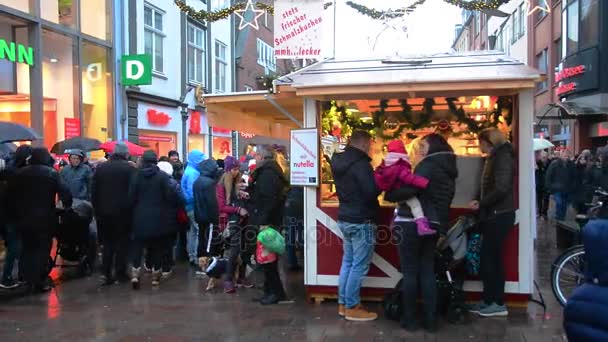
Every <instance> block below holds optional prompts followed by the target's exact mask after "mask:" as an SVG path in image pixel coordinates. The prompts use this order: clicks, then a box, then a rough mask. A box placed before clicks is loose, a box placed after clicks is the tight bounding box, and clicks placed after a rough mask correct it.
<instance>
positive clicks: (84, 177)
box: [59, 164, 93, 201]
mask: <svg viewBox="0 0 608 342" xmlns="http://www.w3.org/2000/svg"><path fill="white" fill-rule="evenodd" d="M59 175H60V176H61V179H63V182H64V183H65V184H66V185H67V186H68V188H69V189H70V192H71V193H72V197H74V198H76V199H81V200H85V201H88V200H90V199H91V177H92V176H93V172H92V171H91V168H90V167H89V166H88V165H84V164H81V165H78V167H72V166H71V165H68V166H66V167H64V168H63V169H62V170H61V172H60V173H59Z"/></svg>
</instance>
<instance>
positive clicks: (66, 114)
mask: <svg viewBox="0 0 608 342" xmlns="http://www.w3.org/2000/svg"><path fill="white" fill-rule="evenodd" d="M77 56H78V49H77V45H76V40H75V39H73V38H72V37H69V36H65V35H62V34H59V33H56V32H53V31H49V30H43V31H42V54H41V57H42V60H41V61H40V62H41V63H42V93H43V96H44V99H45V101H47V102H51V103H54V108H50V110H46V109H45V111H44V121H43V123H44V125H43V127H44V143H45V145H46V146H47V147H49V148H50V147H51V146H53V144H55V143H56V142H57V141H60V140H64V139H65V138H66V130H65V127H66V123H69V122H70V120H76V121H72V122H73V123H75V124H76V126H77V127H78V126H79V122H78V119H79V115H78V113H80V108H79V107H80V101H79V92H80V91H79V89H78V77H79V76H78V74H77V71H78V62H77V61H78V58H77Z"/></svg>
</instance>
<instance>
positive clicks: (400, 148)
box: [387, 140, 407, 154]
mask: <svg viewBox="0 0 608 342" xmlns="http://www.w3.org/2000/svg"><path fill="white" fill-rule="evenodd" d="M387 149H388V151H389V152H392V153H401V154H407V151H406V150H405V145H403V141H401V140H393V141H391V142H389V143H388V145H387Z"/></svg>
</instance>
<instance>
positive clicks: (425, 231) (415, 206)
mask: <svg viewBox="0 0 608 342" xmlns="http://www.w3.org/2000/svg"><path fill="white" fill-rule="evenodd" d="M387 147H388V153H387V155H386V156H385V158H384V160H383V161H382V164H380V166H378V168H377V169H376V171H375V173H374V177H375V179H376V185H377V186H378V188H379V189H380V190H382V191H384V192H388V191H391V190H395V189H398V188H400V187H402V186H404V185H409V186H414V187H416V188H419V189H425V188H426V187H427V185H428V184H429V180H428V179H426V178H424V177H421V176H417V175H415V174H414V173H413V172H412V165H411V164H410V160H409V158H408V155H407V152H406V150H405V146H404V145H403V142H402V141H401V140H393V141H391V142H389V143H388V146H387ZM406 203H407V205H408V206H409V207H410V210H411V211H412V215H413V216H414V221H415V222H416V228H417V230H418V235H421V236H422V235H433V234H435V233H436V231H435V230H434V229H432V228H431V225H430V223H429V220H428V219H427V218H426V217H425V216H424V212H423V211H422V205H421V204H420V201H419V200H418V198H416V197H413V198H410V199H409V200H407V201H406Z"/></svg>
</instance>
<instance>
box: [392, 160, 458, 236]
mask: <svg viewBox="0 0 608 342" xmlns="http://www.w3.org/2000/svg"><path fill="white" fill-rule="evenodd" d="M414 173H415V174H416V175H418V176H421V177H424V178H426V179H428V180H429V184H428V186H427V187H426V189H424V190H423V189H420V188H417V187H414V186H411V185H410V186H403V187H401V188H399V189H397V190H393V191H390V192H387V193H386V194H385V196H384V198H385V199H386V200H387V201H390V202H397V203H399V207H398V209H397V213H398V215H399V216H401V217H404V218H413V215H412V213H411V210H410V207H409V206H408V205H407V204H405V203H404V201H407V200H408V199H410V198H412V197H414V196H416V197H418V200H419V201H420V203H421V205H422V210H423V211H424V214H425V216H426V217H427V218H428V219H429V221H430V222H431V224H432V225H433V227H435V228H437V229H439V231H440V232H446V231H447V229H448V228H449V222H450V205H451V204H452V199H454V193H455V191H456V190H455V189H456V178H457V177H458V169H457V167H456V155H454V153H451V152H437V153H433V154H429V155H428V156H426V157H424V158H423V159H422V160H421V161H420V162H419V163H418V165H417V166H416V169H415V170H414Z"/></svg>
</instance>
